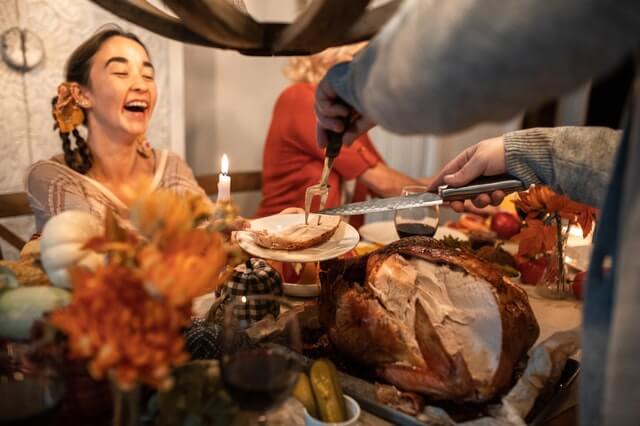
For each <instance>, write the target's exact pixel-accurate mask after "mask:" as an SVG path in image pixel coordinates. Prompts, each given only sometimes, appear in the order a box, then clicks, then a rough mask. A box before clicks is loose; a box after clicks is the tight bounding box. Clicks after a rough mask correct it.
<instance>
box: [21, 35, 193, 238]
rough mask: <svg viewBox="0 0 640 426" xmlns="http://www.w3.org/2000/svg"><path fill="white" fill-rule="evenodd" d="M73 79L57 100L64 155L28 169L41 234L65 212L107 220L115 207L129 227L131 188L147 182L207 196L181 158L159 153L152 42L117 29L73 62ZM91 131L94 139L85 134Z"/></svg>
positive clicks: (87, 45) (69, 74) (69, 71)
mask: <svg viewBox="0 0 640 426" xmlns="http://www.w3.org/2000/svg"><path fill="white" fill-rule="evenodd" d="M65 71H66V81H65V83H63V84H61V85H60V86H59V87H58V96H56V97H55V98H54V99H53V116H54V119H55V122H56V127H57V129H58V131H59V134H60V138H61V139H62V150H63V154H60V155H57V156H55V157H53V158H52V159H50V160H46V161H38V162H37V163H35V164H33V165H32V166H31V167H30V168H29V169H28V171H27V176H26V191H27V195H28V197H29V202H30V204H31V208H32V210H33V212H34V215H35V218H36V232H40V231H41V230H42V227H43V226H44V224H45V223H46V222H47V220H48V219H49V218H50V217H52V216H54V215H56V214H58V213H60V212H62V211H65V210H71V209H75V210H84V211H86V212H89V213H91V214H92V215H94V216H96V217H98V218H99V219H103V218H104V215H105V212H106V211H107V209H111V210H112V211H113V212H115V216H116V218H117V219H118V220H119V221H120V222H121V224H122V225H124V226H128V224H129V223H128V215H129V209H128V207H127V204H126V202H124V201H123V200H125V199H126V196H125V193H124V192H123V185H124V184H127V183H129V184H130V183H132V182H135V181H137V180H139V179H144V178H146V179H147V180H149V181H151V182H152V187H153V189H154V190H155V189H159V188H165V189H170V190H173V191H176V192H179V193H196V194H201V195H202V196H203V197H206V195H205V193H204V191H203V190H202V189H201V188H200V187H199V186H198V184H197V183H196V181H195V179H194V177H193V173H192V171H191V169H190V168H189V166H187V164H186V163H185V162H184V161H183V160H182V159H180V158H179V157H178V156H177V155H175V154H173V153H170V152H168V151H165V150H154V149H152V148H151V147H150V146H149V144H148V143H147V141H146V138H145V132H146V131H147V128H148V126H149V121H150V119H151V115H152V114H153V109H154V106H155V104H156V99H157V87H156V82H155V80H154V74H155V71H154V67H153V64H152V62H151V59H150V58H149V52H148V51H147V48H146V47H145V45H144V44H143V43H142V42H141V41H140V40H139V39H138V37H136V36H135V35H134V34H131V33H128V32H124V31H122V30H121V29H119V28H117V27H109V28H107V29H103V30H101V31H99V32H97V33H96V34H94V35H93V36H92V37H91V38H89V39H88V40H86V41H85V42H84V43H82V44H81V45H80V46H78V47H77V48H76V50H75V51H74V52H73V53H72V54H71V56H70V57H69V59H68V61H67V64H66V69H65ZM80 125H84V126H86V130H87V131H86V135H87V136H86V139H85V138H84V137H83V136H82V135H81V133H80V132H79V130H78V127H79V126H80Z"/></svg>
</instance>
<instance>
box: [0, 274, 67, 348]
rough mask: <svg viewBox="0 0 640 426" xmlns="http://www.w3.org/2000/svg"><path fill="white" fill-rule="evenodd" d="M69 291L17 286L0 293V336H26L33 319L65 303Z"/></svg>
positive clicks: (23, 337) (8, 337)
mask: <svg viewBox="0 0 640 426" xmlns="http://www.w3.org/2000/svg"><path fill="white" fill-rule="evenodd" d="M70 301H71V293H69V292H68V291H66V290H62V289H60V288H53V287H50V286H49V287H45V286H41V287H20V288H12V289H9V290H5V291H3V292H1V293H0V338H1V339H19V340H27V339H28V338H29V331H30V330H31V326H32V325H33V322H34V321H36V320H38V319H40V318H42V315H43V314H44V313H45V312H49V311H52V310H54V309H56V308H59V307H62V306H65V305H67V304H68V303H69V302H70Z"/></svg>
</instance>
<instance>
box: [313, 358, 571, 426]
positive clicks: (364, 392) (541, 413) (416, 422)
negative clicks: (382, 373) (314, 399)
mask: <svg viewBox="0 0 640 426" xmlns="http://www.w3.org/2000/svg"><path fill="white" fill-rule="evenodd" d="M305 358H306V357H305ZM311 362H312V360H311V359H309V358H306V362H305V364H307V365H310V363H311ZM579 372H580V363H579V362H578V361H576V360H574V359H569V360H567V362H566V364H565V366H564V369H563V371H562V373H561V375H560V378H559V380H558V383H557V384H556V385H555V386H554V387H553V388H552V389H551V390H550V391H547V392H545V393H543V394H541V395H540V396H539V397H538V400H537V401H536V403H535V404H534V406H533V408H532V409H531V411H530V412H529V415H528V416H527V418H526V422H527V424H530V425H532V426H539V425H542V424H544V423H545V422H546V421H547V420H549V419H550V418H551V416H552V415H553V414H555V411H556V410H557V409H558V408H560V406H561V405H562V403H563V402H564V401H565V399H566V398H567V395H568V390H569V388H570V387H571V384H572V383H573V382H574V381H575V379H576V378H577V377H578V374H579ZM338 375H339V376H340V381H341V383H342V388H343V391H344V393H346V394H347V395H349V396H351V397H352V398H354V399H355V400H356V401H358V403H359V404H360V407H361V408H362V409H363V410H365V411H368V412H370V413H371V414H374V415H376V416H378V417H380V418H382V419H384V420H386V421H388V422H390V423H393V424H399V425H408V426H425V425H429V422H428V420H426V421H422V419H418V418H417V417H414V416H410V415H408V414H405V413H403V412H401V411H399V410H397V409H395V408H393V407H390V406H387V405H384V404H381V403H380V402H378V401H377V399H376V396H375V389H376V386H375V384H374V383H372V382H370V381H368V380H364V379H362V378H359V377H355V376H353V375H350V374H347V373H344V372H342V371H338ZM497 402H499V401H493V402H492V403H497ZM427 404H428V405H432V406H438V407H441V408H443V409H444V410H445V411H446V412H447V413H448V414H449V415H450V416H451V417H452V418H453V419H454V420H455V421H466V420H471V419H473V418H477V417H482V416H486V415H487V411H486V408H487V405H488V404H483V405H474V404H465V405H454V404H448V403H441V402H439V401H427Z"/></svg>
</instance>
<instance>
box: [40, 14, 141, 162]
mask: <svg viewBox="0 0 640 426" xmlns="http://www.w3.org/2000/svg"><path fill="white" fill-rule="evenodd" d="M116 36H118V37H125V38H128V39H130V40H133V41H135V42H136V43H138V44H139V45H140V46H142V47H143V48H144V50H145V51H147V54H148V53H149V52H148V50H147V47H146V46H145V45H144V43H142V41H140V39H139V38H138V36H136V35H135V34H133V33H130V32H126V31H124V30H123V29H122V28H120V27H119V26H117V25H115V24H112V25H109V26H107V27H105V28H103V29H100V30H98V31H97V32H96V33H95V34H94V35H92V36H91V37H90V38H89V39H87V40H86V41H85V42H84V43H82V44H81V45H80V46H78V47H77V48H76V49H75V50H74V51H73V53H71V56H69V59H68V60H67V64H66V66H65V76H66V81H67V82H75V83H78V84H79V85H81V86H85V87H87V86H89V83H90V82H89V73H90V71H91V65H92V63H93V57H94V56H95V54H96V53H97V52H98V50H100V48H101V47H102V45H103V44H104V42H106V41H107V40H109V39H110V38H111V37H116ZM57 101H58V96H55V97H54V98H53V99H52V102H51V103H52V106H54V105H56V103H57ZM83 112H84V117H85V118H84V122H83V123H82V124H84V125H85V126H86V124H87V111H86V110H84V109H83ZM59 134H60V139H62V150H63V151H64V161H65V163H66V164H67V166H69V167H70V168H71V169H73V170H75V171H76V172H78V173H82V174H85V173H87V172H88V171H89V169H91V166H92V164H93V157H92V155H91V150H90V149H89V145H88V144H87V141H86V140H85V139H84V138H83V137H82V135H81V134H80V132H79V131H78V129H77V128H76V129H73V130H72V131H71V132H62V131H59ZM71 135H73V142H75V148H74V147H72V140H71Z"/></svg>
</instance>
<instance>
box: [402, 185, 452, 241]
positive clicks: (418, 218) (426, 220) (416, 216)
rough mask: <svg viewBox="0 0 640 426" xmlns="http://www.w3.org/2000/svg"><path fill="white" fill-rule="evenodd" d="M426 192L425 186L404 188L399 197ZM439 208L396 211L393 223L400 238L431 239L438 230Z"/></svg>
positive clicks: (415, 208) (428, 207)
mask: <svg viewBox="0 0 640 426" xmlns="http://www.w3.org/2000/svg"><path fill="white" fill-rule="evenodd" d="M424 192H427V187H426V186H418V185H414V186H405V187H403V188H402V192H401V193H400V195H401V196H403V197H406V196H408V195H418V194H422V193H424ZM439 217H440V208H439V207H438V206H426V207H414V208H409V209H402V210H396V212H395V216H394V218H393V222H394V224H395V227H396V232H397V233H398V236H399V237H400V238H405V237H411V236H414V235H422V236H426V237H433V236H434V235H435V233H436V231H437V229H438V220H439Z"/></svg>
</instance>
